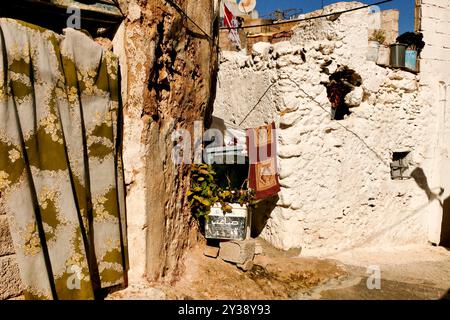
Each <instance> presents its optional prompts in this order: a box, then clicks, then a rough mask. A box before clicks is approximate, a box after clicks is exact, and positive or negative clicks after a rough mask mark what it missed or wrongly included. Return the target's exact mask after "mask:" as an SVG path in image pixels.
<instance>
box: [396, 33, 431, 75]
mask: <svg viewBox="0 0 450 320" xmlns="http://www.w3.org/2000/svg"><path fill="white" fill-rule="evenodd" d="M397 42H399V43H403V44H404V45H405V46H406V50H405V67H406V68H408V69H411V70H413V71H416V70H417V57H418V56H420V52H421V51H422V49H423V48H424V47H425V42H424V41H423V34H422V33H421V32H405V33H403V34H402V35H401V36H399V37H398V38H397Z"/></svg>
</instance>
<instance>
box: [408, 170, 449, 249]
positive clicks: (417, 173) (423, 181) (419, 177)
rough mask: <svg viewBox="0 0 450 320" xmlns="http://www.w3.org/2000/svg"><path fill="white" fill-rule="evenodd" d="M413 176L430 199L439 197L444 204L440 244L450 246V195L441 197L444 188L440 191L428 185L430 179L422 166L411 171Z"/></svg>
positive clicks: (442, 204)
mask: <svg viewBox="0 0 450 320" xmlns="http://www.w3.org/2000/svg"><path fill="white" fill-rule="evenodd" d="M411 177H412V178H413V179H414V180H415V181H416V183H417V185H418V186H419V188H421V189H422V190H423V191H425V193H426V195H427V197H428V200H429V201H433V200H436V199H438V200H439V202H440V204H441V206H442V225H441V241H440V243H439V245H441V246H443V247H446V248H449V247H450V197H448V198H447V199H445V200H444V202H442V200H441V199H440V196H442V194H443V193H444V189H443V188H441V189H440V190H439V193H434V192H433V191H431V189H430V187H429V185H428V179H427V177H426V175H425V173H424V172H423V169H422V168H416V169H414V170H413V171H412V172H411Z"/></svg>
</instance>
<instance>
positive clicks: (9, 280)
mask: <svg viewBox="0 0 450 320" xmlns="http://www.w3.org/2000/svg"><path fill="white" fill-rule="evenodd" d="M21 292H22V289H21V281H20V274H19V267H18V266H17V264H16V261H15V260H14V256H6V257H1V258H0V300H5V299H9V298H13V297H17V296H19V295H20V294H21Z"/></svg>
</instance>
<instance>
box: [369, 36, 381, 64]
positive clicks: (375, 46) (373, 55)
mask: <svg viewBox="0 0 450 320" xmlns="http://www.w3.org/2000/svg"><path fill="white" fill-rule="evenodd" d="M379 48H380V44H379V43H378V41H369V47H368V48H367V57H366V58H367V60H369V61H373V62H377V60H378V50H379Z"/></svg>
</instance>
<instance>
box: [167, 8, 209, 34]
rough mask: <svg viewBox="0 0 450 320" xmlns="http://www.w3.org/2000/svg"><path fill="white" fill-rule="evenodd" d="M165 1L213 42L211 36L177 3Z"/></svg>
mask: <svg viewBox="0 0 450 320" xmlns="http://www.w3.org/2000/svg"><path fill="white" fill-rule="evenodd" d="M166 1H167V2H168V3H170V5H172V7H174V8H175V10H177V11H178V12H179V13H180V14H181V15H182V16H184V17H185V18H186V19H188V20H189V21H190V22H192V24H193V25H194V26H196V27H197V28H198V29H199V30H200V31H201V32H202V33H203V34H204V35H205V36H206V37H207V38H208V40H209V41H210V42H214V40H213V39H212V37H211V36H210V35H209V34H208V33H207V32H206V31H205V30H203V29H202V27H200V26H199V25H198V24H197V23H196V22H195V21H194V20H193V19H192V18H191V17H189V15H188V14H187V13H186V12H185V11H184V10H183V9H182V8H181V7H180V6H179V5H178V4H177V3H175V1H173V0H166Z"/></svg>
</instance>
